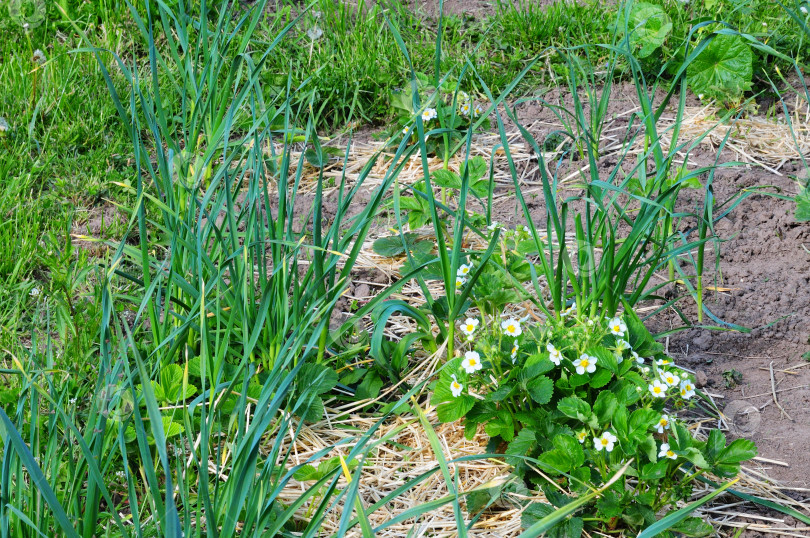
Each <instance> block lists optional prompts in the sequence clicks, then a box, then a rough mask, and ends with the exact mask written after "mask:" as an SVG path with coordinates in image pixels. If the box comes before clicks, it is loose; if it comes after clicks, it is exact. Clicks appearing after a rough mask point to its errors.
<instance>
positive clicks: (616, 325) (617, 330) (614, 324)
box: [608, 316, 627, 337]
mask: <svg viewBox="0 0 810 538" xmlns="http://www.w3.org/2000/svg"><path fill="white" fill-rule="evenodd" d="M608 328H609V329H610V334H612V335H614V336H619V337H621V336H624V333H625V332H627V325H625V323H624V321H623V320H622V318H620V317H619V316H616V317H615V318H613V319H612V320H610V321H609V322H608Z"/></svg>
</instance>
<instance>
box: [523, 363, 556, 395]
mask: <svg viewBox="0 0 810 538" xmlns="http://www.w3.org/2000/svg"><path fill="white" fill-rule="evenodd" d="M549 362H550V361H549ZM526 389H527V390H528V391H529V396H531V398H532V400H534V401H535V402H536V403H538V404H540V405H545V404H547V403H548V402H550V401H551V397H552V395H553V394H554V382H553V381H552V380H551V379H549V378H548V377H546V376H544V375H541V376H539V377H535V378H534V379H532V380H531V381H529V383H528V384H527V386H526Z"/></svg>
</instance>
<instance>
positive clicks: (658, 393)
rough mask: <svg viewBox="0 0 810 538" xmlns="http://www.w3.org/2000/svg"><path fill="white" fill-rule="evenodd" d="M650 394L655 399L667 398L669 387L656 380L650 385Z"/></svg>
mask: <svg viewBox="0 0 810 538" xmlns="http://www.w3.org/2000/svg"><path fill="white" fill-rule="evenodd" d="M649 388H650V394H652V395H653V397H655V398H666V397H667V390H668V389H669V387H668V386H667V385H666V384H665V383H661V381H659V380H658V379H656V380H655V381H653V383H652V385H650V387H649Z"/></svg>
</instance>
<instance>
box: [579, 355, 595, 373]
mask: <svg viewBox="0 0 810 538" xmlns="http://www.w3.org/2000/svg"><path fill="white" fill-rule="evenodd" d="M574 367H575V368H576V369H577V373H578V374H584V373H585V372H588V373H589V374H592V373H594V372H595V371H596V357H591V356H590V355H588V354H586V353H583V354H582V355H580V356H579V358H578V359H577V360H575V361H574Z"/></svg>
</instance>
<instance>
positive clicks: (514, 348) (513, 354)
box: [512, 340, 520, 362]
mask: <svg viewBox="0 0 810 538" xmlns="http://www.w3.org/2000/svg"><path fill="white" fill-rule="evenodd" d="M518 349H520V346H519V345H518V341H517V340H515V343H514V344H513V345H512V362H515V357H517V352H518Z"/></svg>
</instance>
